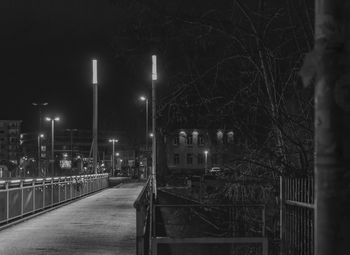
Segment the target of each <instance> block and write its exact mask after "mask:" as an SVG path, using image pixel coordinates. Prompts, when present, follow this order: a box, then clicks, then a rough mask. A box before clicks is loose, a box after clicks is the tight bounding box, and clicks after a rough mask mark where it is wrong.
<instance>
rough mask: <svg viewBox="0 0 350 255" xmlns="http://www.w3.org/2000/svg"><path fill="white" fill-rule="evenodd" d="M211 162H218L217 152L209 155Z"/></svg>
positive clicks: (214, 163) (215, 163)
mask: <svg viewBox="0 0 350 255" xmlns="http://www.w3.org/2000/svg"><path fill="white" fill-rule="evenodd" d="M211 163H212V164H213V165H217V164H218V154H216V153H214V154H213V155H212V156H211Z"/></svg>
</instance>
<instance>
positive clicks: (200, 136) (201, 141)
mask: <svg viewBox="0 0 350 255" xmlns="http://www.w3.org/2000/svg"><path fill="white" fill-rule="evenodd" d="M198 145H204V136H203V135H198Z"/></svg>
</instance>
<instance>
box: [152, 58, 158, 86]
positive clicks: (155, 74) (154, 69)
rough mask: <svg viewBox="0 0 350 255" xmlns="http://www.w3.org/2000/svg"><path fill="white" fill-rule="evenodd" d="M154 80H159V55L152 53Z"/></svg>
mask: <svg viewBox="0 0 350 255" xmlns="http://www.w3.org/2000/svg"><path fill="white" fill-rule="evenodd" d="M152 80H153V81H156V80H157V56H156V55H152Z"/></svg>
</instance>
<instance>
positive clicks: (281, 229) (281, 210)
mask: <svg viewBox="0 0 350 255" xmlns="http://www.w3.org/2000/svg"><path fill="white" fill-rule="evenodd" d="M283 191H284V187H283V176H282V175H281V176H280V255H283V253H284V240H283V237H284V235H283V228H284V222H283V206H284V194H283Z"/></svg>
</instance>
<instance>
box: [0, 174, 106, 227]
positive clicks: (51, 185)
mask: <svg viewBox="0 0 350 255" xmlns="http://www.w3.org/2000/svg"><path fill="white" fill-rule="evenodd" d="M106 187H108V174H92V175H79V176H63V177H50V178H36V179H17V180H0V224H1V225H4V224H6V223H8V222H11V221H15V220H17V219H20V218H23V217H26V216H28V215H32V214H35V213H37V212H40V211H43V210H46V209H49V208H52V207H54V206H57V205H59V204H62V203H65V202H67V201H70V200H73V199H76V198H79V197H81V196H84V195H87V194H89V193H92V192H95V191H98V190H101V189H103V188H106Z"/></svg>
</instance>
